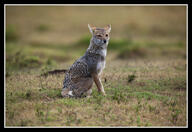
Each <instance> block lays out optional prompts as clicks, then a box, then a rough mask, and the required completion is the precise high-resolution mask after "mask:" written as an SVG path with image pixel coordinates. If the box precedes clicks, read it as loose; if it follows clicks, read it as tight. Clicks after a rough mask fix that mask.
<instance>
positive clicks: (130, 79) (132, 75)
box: [128, 72, 136, 83]
mask: <svg viewBox="0 0 192 132" xmlns="http://www.w3.org/2000/svg"><path fill="white" fill-rule="evenodd" d="M135 78H136V75H135V72H134V73H133V74H131V75H128V83H131V82H132V81H134V80H135Z"/></svg>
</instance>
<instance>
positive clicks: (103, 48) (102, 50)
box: [87, 39, 108, 57]
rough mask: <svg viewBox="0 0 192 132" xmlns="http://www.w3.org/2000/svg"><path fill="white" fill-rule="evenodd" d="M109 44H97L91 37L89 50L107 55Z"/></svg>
mask: <svg viewBox="0 0 192 132" xmlns="http://www.w3.org/2000/svg"><path fill="white" fill-rule="evenodd" d="M107 45H108V44H107V43H106V44H102V45H98V44H95V43H94V41H93V39H91V41H90V44H89V47H88V49H87V52H89V53H93V54H99V55H101V56H104V57H105V56H106V55H107Z"/></svg>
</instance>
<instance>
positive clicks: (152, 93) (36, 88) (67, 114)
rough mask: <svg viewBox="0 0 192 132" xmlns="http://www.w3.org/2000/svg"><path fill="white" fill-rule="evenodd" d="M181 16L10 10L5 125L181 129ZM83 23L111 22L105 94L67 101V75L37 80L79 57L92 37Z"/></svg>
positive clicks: (143, 10) (172, 11)
mask: <svg viewBox="0 0 192 132" xmlns="http://www.w3.org/2000/svg"><path fill="white" fill-rule="evenodd" d="M47 9H49V10H47ZM88 10H89V11H88ZM114 10H115V12H113V13H114V14H113V15H111V12H112V11H114ZM127 10H129V11H127ZM184 10H185V9H184V8H182V7H129V8H128V7H119V8H118V10H117V7H84V8H82V7H56V8H55V7H26V8H23V7H7V10H6V12H7V17H6V18H7V21H6V22H7V24H6V25H7V28H6V29H7V31H6V42H7V43H6V77H5V79H6V88H5V90H6V94H5V96H6V100H5V101H6V104H5V105H6V111H5V114H6V126H8V127H9V126H59V127H63V126H64V127H65V126H112V127H115V126H125V127H127V126H136V127H151V126H171V127H172V126H181V127H183V126H186V120H187V119H186V114H187V113H186V105H187V102H186V91H187V89H186V85H187V84H186V74H187V73H186V65H187V64H186V45H185V38H184V37H185V35H184V32H185V31H184V29H185V28H184V27H185V25H184V24H185V21H184V18H185V15H184V12H183V11H184ZM58 12H60V13H63V16H62V17H61V16H60V15H59V14H58ZM90 12H91V14H90ZM100 12H104V13H101V15H100V16H98V19H93V17H90V16H93V15H96V14H99V13H100ZM124 12H126V13H124ZM156 13H158V14H159V15H158V17H157V16H156V15H154V14H156ZM38 14H39V15H40V16H41V17H39V16H38ZM47 14H49V15H47ZM102 14H104V15H102ZM132 14H134V15H132ZM28 16H30V18H29V17H28ZM83 16H87V17H83ZM106 16H109V17H107V19H105V18H106ZM114 16H116V17H117V18H115V19H114ZM37 18H38V19H37ZM66 18H67V19H66ZM77 18H85V19H77ZM87 18H89V22H90V23H95V24H98V25H102V24H103V22H101V21H100V20H103V19H104V20H106V22H110V23H111V22H112V23H111V24H112V32H111V36H110V37H111V39H110V42H109V46H108V53H107V57H106V68H105V69H104V71H103V74H102V78H101V81H102V83H103V85H104V89H105V92H106V94H107V95H106V96H102V95H100V94H99V93H98V92H97V88H96V86H95V85H93V93H92V96H91V97H90V98H80V99H74V98H65V99H64V98H62V97H61V94H60V92H61V89H62V86H63V80H64V74H55V75H48V76H45V77H44V76H40V75H41V74H43V73H46V72H47V71H50V70H54V69H68V68H69V67H70V66H71V65H72V63H73V62H74V61H75V60H76V59H78V58H79V57H80V56H82V55H83V54H84V52H85V51H86V49H87V47H88V45H89V41H90V38H91V35H90V34H88V32H89V30H88V28H86V27H85V26H86V24H85V23H87V21H88V19H87ZM31 19H32V20H34V21H31ZM149 19H150V20H151V21H150V22H149V21H148V20H149ZM13 20H14V21H13ZM77 20H78V21H77ZM128 20H129V21H128ZM13 22H15V24H14V23H13ZM25 23H29V24H30V26H28V25H26V24H25ZM58 25H60V26H58ZM80 25H82V26H80ZM17 29H19V30H17Z"/></svg>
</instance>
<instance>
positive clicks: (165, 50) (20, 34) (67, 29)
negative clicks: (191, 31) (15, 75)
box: [6, 6, 186, 71]
mask: <svg viewBox="0 0 192 132" xmlns="http://www.w3.org/2000/svg"><path fill="white" fill-rule="evenodd" d="M88 24H92V25H94V26H97V27H104V26H106V25H107V24H111V26H112V30H111V35H110V38H111V39H110V43H109V47H108V57H107V59H108V60H113V59H122V60H124V61H127V60H129V59H137V58H143V57H146V58H147V57H148V58H152V57H153V58H154V57H178V56H179V57H183V58H184V59H185V58H186V42H185V41H186V7H185V6H6V69H7V70H8V71H9V70H21V68H36V67H41V66H42V65H55V64H57V63H58V64H69V65H71V63H72V62H74V60H75V59H77V58H79V57H80V56H82V55H83V54H84V52H85V51H86V49H87V47H88V45H89V41H90V38H91V34H90V32H89V30H88V27H87V25H88ZM55 66H56V67H58V65H55Z"/></svg>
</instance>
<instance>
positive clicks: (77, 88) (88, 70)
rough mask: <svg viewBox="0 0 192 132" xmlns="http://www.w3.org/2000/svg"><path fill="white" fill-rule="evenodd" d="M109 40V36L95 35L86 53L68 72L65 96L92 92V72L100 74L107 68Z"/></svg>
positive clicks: (64, 90)
mask: <svg viewBox="0 0 192 132" xmlns="http://www.w3.org/2000/svg"><path fill="white" fill-rule="evenodd" d="M102 30H103V29H102ZM104 40H105V41H106V43H104ZM108 42H109V37H108V38H107V39H103V38H101V39H98V38H96V37H95V36H94V35H93V37H92V39H91V41H90V45H89V47H88V49H87V50H86V52H85V54H84V55H83V56H82V57H80V58H79V59H78V60H76V61H75V62H74V63H73V65H72V66H71V67H70V68H69V70H68V71H67V72H66V75H65V79H64V82H63V89H62V93H61V94H62V96H63V97H82V96H84V95H85V94H86V93H88V94H89V95H90V94H91V92H92V90H91V87H92V85H93V82H94V81H93V78H92V74H98V75H99V74H100V73H101V72H102V70H103V69H104V68H105V58H106V53H107V45H108ZM85 96H86V95H85Z"/></svg>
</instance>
